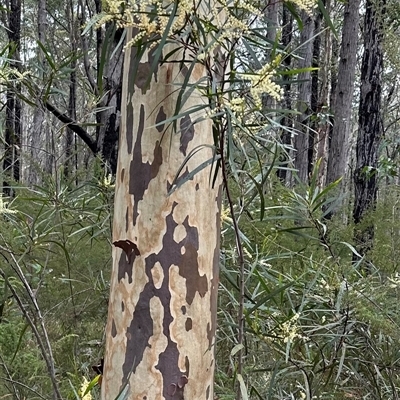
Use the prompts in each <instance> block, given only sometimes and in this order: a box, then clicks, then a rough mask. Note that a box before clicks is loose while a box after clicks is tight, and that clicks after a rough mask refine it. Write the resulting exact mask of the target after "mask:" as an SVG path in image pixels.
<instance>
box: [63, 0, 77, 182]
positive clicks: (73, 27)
mask: <svg viewBox="0 0 400 400" xmlns="http://www.w3.org/2000/svg"><path fill="white" fill-rule="evenodd" d="M66 16H67V20H68V23H69V29H68V30H69V41H70V45H71V53H72V54H73V57H72V61H71V64H70V68H71V72H70V74H69V95H68V116H69V117H70V118H71V119H73V120H74V121H76V116H77V114H76V89H77V87H76V86H77V77H76V67H77V62H76V53H77V40H78V39H77V33H78V30H77V24H76V22H77V20H76V18H75V12H74V5H73V4H72V2H71V1H70V2H69V3H68V4H66ZM74 145H75V134H74V131H73V130H72V129H71V128H70V127H69V126H67V134H66V137H65V153H64V154H65V160H64V175H65V177H66V178H68V177H69V176H71V175H72V174H73V173H74V170H76V169H77V165H76V162H75V157H76V152H75V146H74Z"/></svg>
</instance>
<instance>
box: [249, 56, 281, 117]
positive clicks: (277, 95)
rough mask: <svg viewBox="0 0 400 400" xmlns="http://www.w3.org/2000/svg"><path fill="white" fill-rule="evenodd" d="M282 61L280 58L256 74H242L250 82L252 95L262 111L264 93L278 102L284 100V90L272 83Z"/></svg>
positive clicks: (257, 106)
mask: <svg viewBox="0 0 400 400" xmlns="http://www.w3.org/2000/svg"><path fill="white" fill-rule="evenodd" d="M280 61H281V57H280V56H278V57H276V58H275V60H274V61H272V62H271V63H267V64H265V65H264V66H263V67H262V68H261V69H259V70H258V71H256V72H255V73H254V74H242V77H244V78H245V79H248V80H249V81H250V85H251V86H250V94H251V96H252V97H253V99H254V103H255V106H256V108H259V109H260V108H261V107H262V96H263V94H264V93H266V94H268V95H269V96H271V97H272V98H274V99H276V100H280V99H281V98H282V95H283V89H282V88H281V87H280V86H279V85H278V84H277V83H275V82H273V81H272V78H273V77H274V75H275V73H276V68H277V66H278V65H279V63H280Z"/></svg>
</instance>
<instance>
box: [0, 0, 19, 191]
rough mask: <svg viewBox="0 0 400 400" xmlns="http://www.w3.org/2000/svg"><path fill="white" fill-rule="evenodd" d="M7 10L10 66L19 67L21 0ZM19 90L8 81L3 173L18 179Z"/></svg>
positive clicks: (7, 187) (5, 185)
mask: <svg viewBox="0 0 400 400" xmlns="http://www.w3.org/2000/svg"><path fill="white" fill-rule="evenodd" d="M9 6H10V8H9V10H8V29H7V35H8V42H9V49H10V51H9V55H8V58H9V60H10V66H11V67H12V68H15V69H20V68H21V65H20V63H19V60H20V48H21V0H11V1H10V4H9ZM20 91H21V84H20V83H18V82H14V83H9V84H8V87H7V94H6V122H5V143H4V162H3V170H4V173H5V174H6V175H7V176H8V177H9V179H10V180H13V181H15V182H19V180H20V150H21V132H22V127H21V100H20V99H19V98H18V96H17V93H18V92H20ZM11 186H12V184H11V183H10V181H8V179H6V180H5V181H4V183H3V191H4V194H5V195H7V196H11V195H13V190H12V189H11Z"/></svg>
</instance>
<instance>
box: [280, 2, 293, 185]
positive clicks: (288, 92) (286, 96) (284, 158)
mask: <svg viewBox="0 0 400 400" xmlns="http://www.w3.org/2000/svg"><path fill="white" fill-rule="evenodd" d="M282 25H283V28H282V45H283V46H284V48H285V49H287V50H288V55H287V56H286V57H285V58H284V59H283V63H284V65H285V67H286V68H287V69H290V68H291V63H292V57H291V55H290V51H289V50H290V49H289V46H290V44H291V42H292V36H293V16H292V14H291V12H290V11H289V10H288V9H287V7H285V5H283V10H282ZM283 108H284V109H285V110H288V111H290V110H292V87H291V84H290V82H288V83H286V84H285V85H284V87H283ZM282 125H283V126H284V127H285V128H287V129H285V130H283V131H282V134H281V141H282V145H283V146H284V148H283V149H282V152H281V154H280V156H279V165H280V166H281V167H282V168H279V169H278V170H277V175H278V178H279V179H280V180H281V182H282V183H283V184H285V183H286V182H287V181H290V177H289V176H288V175H289V174H288V170H287V167H288V164H289V154H290V145H291V142H292V138H291V136H292V134H291V132H292V129H293V122H292V116H291V115H289V114H286V115H285V116H284V117H283V119H282Z"/></svg>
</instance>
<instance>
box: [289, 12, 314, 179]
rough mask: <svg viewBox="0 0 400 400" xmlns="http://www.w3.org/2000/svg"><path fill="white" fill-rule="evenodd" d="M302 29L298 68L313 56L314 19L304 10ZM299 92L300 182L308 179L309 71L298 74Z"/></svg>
mask: <svg viewBox="0 0 400 400" xmlns="http://www.w3.org/2000/svg"><path fill="white" fill-rule="evenodd" d="M301 18H302V20H303V24H304V25H303V29H302V31H301V33H300V46H301V49H300V56H301V59H300V60H299V63H298V68H307V67H311V64H312V56H313V39H312V38H313V34H314V19H313V17H312V16H310V15H309V14H307V13H306V12H305V11H302V12H301ZM299 80H300V81H301V82H300V84H299V94H298V97H297V106H296V109H297V111H298V112H299V115H298V117H297V120H296V124H295V127H296V136H295V139H294V148H295V151H296V153H295V162H294V165H295V168H296V169H297V170H298V177H299V179H300V181H301V182H307V181H308V164H309V159H308V156H309V153H308V151H309V133H310V132H309V115H310V102H311V74H310V72H309V71H307V72H301V73H300V74H299Z"/></svg>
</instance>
